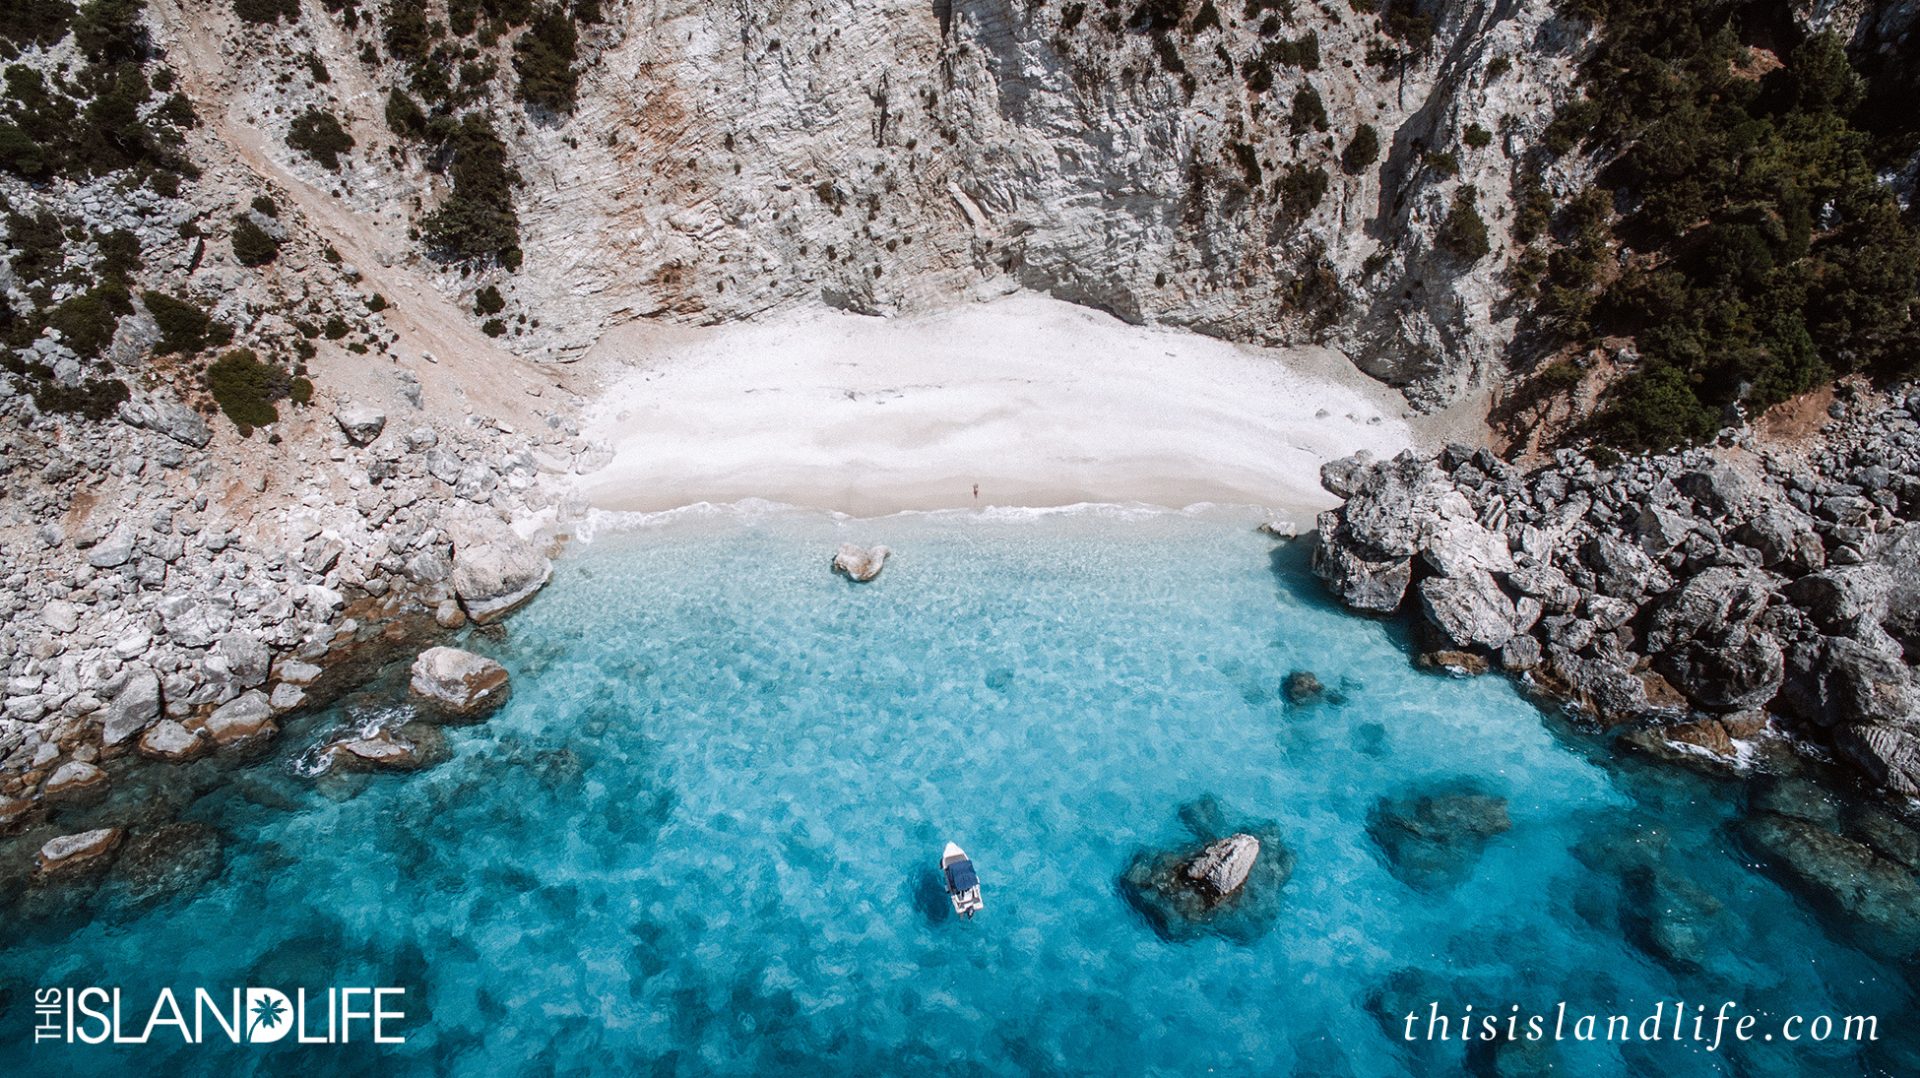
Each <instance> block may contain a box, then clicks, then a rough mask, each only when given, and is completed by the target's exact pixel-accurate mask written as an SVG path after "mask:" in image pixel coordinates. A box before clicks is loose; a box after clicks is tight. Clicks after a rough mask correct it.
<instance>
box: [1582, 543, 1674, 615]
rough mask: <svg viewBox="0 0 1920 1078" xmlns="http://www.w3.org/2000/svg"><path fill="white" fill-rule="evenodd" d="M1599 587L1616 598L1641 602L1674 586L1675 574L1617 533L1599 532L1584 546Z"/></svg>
mask: <svg viewBox="0 0 1920 1078" xmlns="http://www.w3.org/2000/svg"><path fill="white" fill-rule="evenodd" d="M1580 553H1581V557H1582V558H1583V559H1584V560H1585V561H1586V563H1587V565H1588V566H1589V567H1590V568H1592V570H1593V572H1594V575H1595V578H1596V580H1597V581H1598V583H1599V585H1600V590H1601V591H1603V592H1605V593H1606V594H1608V595H1610V596H1612V597H1614V598H1616V599H1626V600H1630V601H1633V602H1638V601H1640V600H1641V599H1644V598H1645V597H1646V596H1647V595H1649V594H1654V593H1659V592H1664V591H1666V590H1667V589H1668V588H1671V587H1672V586H1673V577H1672V576H1671V575H1669V574H1668V572H1667V571H1666V570H1665V569H1664V568H1662V567H1661V566H1659V565H1658V564H1656V563H1655V562H1654V560H1653V558H1652V557H1651V556H1649V555H1648V554H1647V552H1646V551H1645V550H1642V549H1641V548H1640V547H1639V546H1638V545H1637V544H1634V543H1629V542H1627V541H1626V540H1625V539H1622V538H1620V537H1618V536H1615V535H1596V536H1594V537H1593V539H1591V540H1589V541H1588V543H1587V545H1586V546H1585V547H1584V548H1583V549H1582V550H1581V552H1580Z"/></svg>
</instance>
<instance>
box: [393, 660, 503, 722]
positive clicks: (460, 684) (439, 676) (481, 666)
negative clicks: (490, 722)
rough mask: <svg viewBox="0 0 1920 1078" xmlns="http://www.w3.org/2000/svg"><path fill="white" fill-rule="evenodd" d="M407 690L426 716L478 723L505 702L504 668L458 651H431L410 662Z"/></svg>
mask: <svg viewBox="0 0 1920 1078" xmlns="http://www.w3.org/2000/svg"><path fill="white" fill-rule="evenodd" d="M407 687H408V688H409V689H410V690H411V691H412V692H413V694H414V696H416V697H418V698H419V699H420V701H421V704H422V705H423V707H424V709H425V710H426V711H427V712H428V713H430V714H436V715H440V716H445V717H448V718H456V719H467V720H478V719H482V718H485V717H486V716H487V714H488V713H490V712H492V711H493V710H494V709H495V708H497V707H499V706H500V705H501V704H503V703H505V702H506V699H507V693H508V692H509V691H510V686H509V685H508V683H507V668H506V667H504V666H501V665H500V664H499V663H497V662H494V661H493V660H492V659H489V658H486V657H485V656H482V655H475V654H474V653H473V652H471V651H462V650H461V649H459V648H449V647H435V648H428V649H427V650H425V651H423V652H421V653H420V654H419V655H418V656H417V657H415V658H414V660H413V672H412V679H411V680H410V681H408V683H407Z"/></svg>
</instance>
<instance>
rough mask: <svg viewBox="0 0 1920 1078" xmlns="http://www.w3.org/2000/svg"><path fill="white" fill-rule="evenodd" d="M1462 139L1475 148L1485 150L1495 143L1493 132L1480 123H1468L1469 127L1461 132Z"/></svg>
mask: <svg viewBox="0 0 1920 1078" xmlns="http://www.w3.org/2000/svg"><path fill="white" fill-rule="evenodd" d="M1460 141H1461V142H1464V143H1466V144H1467V145H1468V146H1470V147H1472V148H1473V149H1476V150H1484V149H1486V148H1487V147H1488V146H1491V145H1493V132H1491V131H1489V130H1487V129H1486V128H1484V127H1481V126H1480V125H1479V124H1468V125H1467V129H1466V130H1465V131H1463V132H1461V134H1460Z"/></svg>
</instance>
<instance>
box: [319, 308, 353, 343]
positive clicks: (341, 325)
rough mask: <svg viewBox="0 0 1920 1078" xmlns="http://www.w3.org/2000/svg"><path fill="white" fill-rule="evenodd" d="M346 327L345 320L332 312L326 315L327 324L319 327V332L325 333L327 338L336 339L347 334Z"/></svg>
mask: <svg viewBox="0 0 1920 1078" xmlns="http://www.w3.org/2000/svg"><path fill="white" fill-rule="evenodd" d="M347 329H348V327H347V320H346V319H344V318H342V317H340V316H339V315H337V314H333V315H328V316H327V324H326V325H325V326H322V327H321V329H320V332H322V333H324V334H326V336H327V339H328V340H330V341H337V340H339V339H341V338H342V337H345V336H346V335H347Z"/></svg>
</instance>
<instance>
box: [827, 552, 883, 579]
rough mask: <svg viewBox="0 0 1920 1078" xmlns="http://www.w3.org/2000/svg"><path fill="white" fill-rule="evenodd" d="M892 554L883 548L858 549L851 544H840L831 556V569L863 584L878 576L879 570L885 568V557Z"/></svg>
mask: <svg viewBox="0 0 1920 1078" xmlns="http://www.w3.org/2000/svg"><path fill="white" fill-rule="evenodd" d="M892 553H893V551H891V550H889V549H887V548H886V547H884V546H876V547H858V546H855V545H853V544H852V543H841V544H840V549H839V550H838V551H837V552H835V553H834V555H833V568H834V571H835V572H839V573H843V574H845V575H846V576H847V578H848V579H850V580H854V581H857V582H859V583H862V584H864V583H866V582H867V581H869V580H872V579H873V578H874V577H876V576H879V575H880V570H881V569H883V568H885V567H886V564H887V556H888V555H890V554H892Z"/></svg>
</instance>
